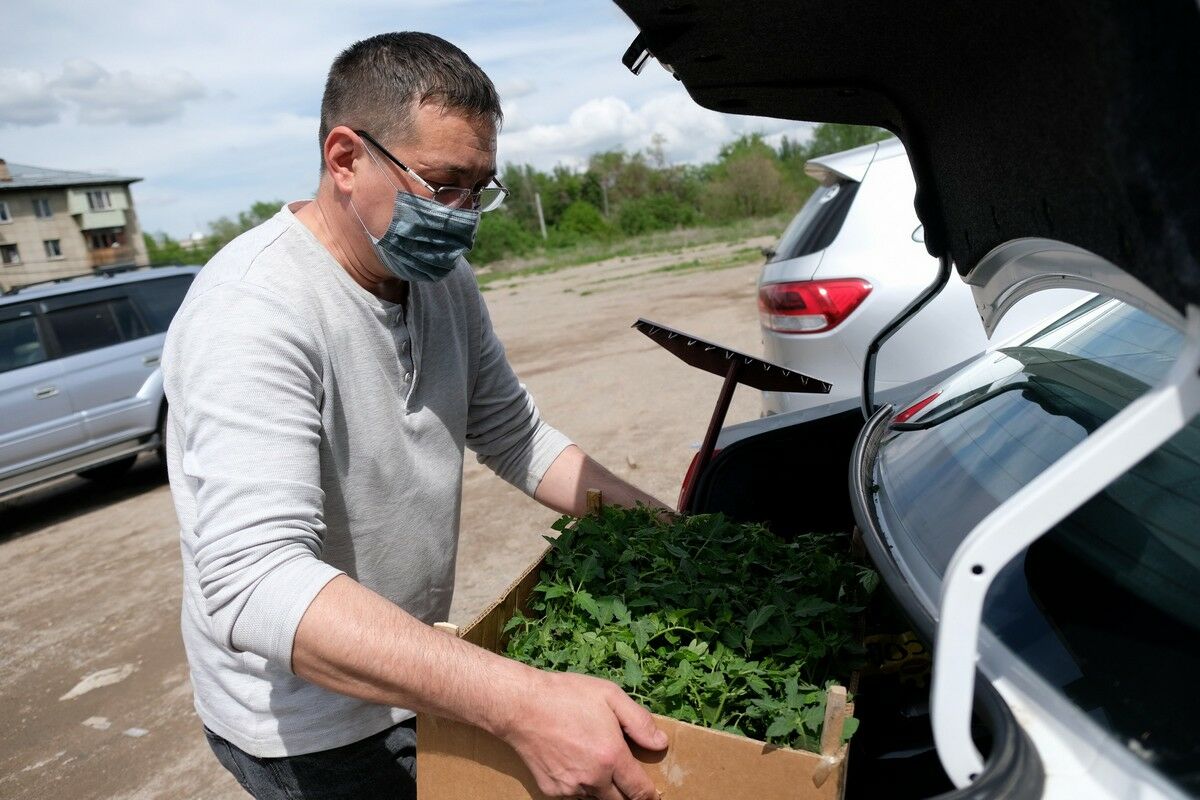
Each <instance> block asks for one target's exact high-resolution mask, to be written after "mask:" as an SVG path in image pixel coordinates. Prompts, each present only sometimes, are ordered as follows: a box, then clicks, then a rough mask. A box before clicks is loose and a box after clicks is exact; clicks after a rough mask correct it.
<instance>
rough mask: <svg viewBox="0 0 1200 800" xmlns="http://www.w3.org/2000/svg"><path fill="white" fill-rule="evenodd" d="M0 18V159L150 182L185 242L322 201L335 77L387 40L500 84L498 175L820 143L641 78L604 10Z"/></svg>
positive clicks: (553, 5) (432, 1)
mask: <svg viewBox="0 0 1200 800" xmlns="http://www.w3.org/2000/svg"><path fill="white" fill-rule="evenodd" d="M4 21H5V25H4V27H5V29H6V34H7V35H6V36H5V44H4V47H3V48H2V49H0V158H3V159H5V160H7V161H9V162H12V163H17V164H32V165H34V166H39V167H49V168H57V169H71V170H83V171H89V172H116V173H119V174H121V175H125V176H135V177H140V178H143V180H142V181H141V182H140V183H136V184H134V186H133V193H134V202H135V204H136V207H137V210H138V215H139V217H140V219H141V223H142V227H143V229H144V230H146V231H148V232H166V233H168V234H170V235H171V236H173V237H175V238H181V237H185V236H187V235H189V234H191V233H192V232H194V231H204V230H206V229H207V224H208V222H210V221H211V220H214V219H216V218H217V217H220V216H233V215H236V213H237V212H238V211H241V210H244V209H247V208H249V207H250V205H251V204H252V203H254V202H256V201H259V200H273V199H281V200H289V201H290V200H296V199H301V198H306V197H311V196H312V194H313V192H314V191H315V189H316V183H317V169H318V167H319V159H320V150H319V145H318V142H317V126H318V116H319V112H320V104H321V91H322V89H323V87H324V81H325V75H326V73H327V71H328V69H329V65H330V63H331V62H332V61H333V59H334V57H336V55H337V54H338V53H339V52H340V51H341V50H342V49H344V48H345V47H346V46H348V45H350V44H351V43H353V42H355V41H358V40H360V39H363V38H366V37H368V36H371V35H374V34H376V33H383V32H386V31H393V30H420V31H428V32H431V33H435V34H437V35H439V36H443V37H445V38H446V39H448V40H450V41H451V42H453V43H455V44H456V45H458V46H459V47H461V48H462V49H463V50H464V51H466V53H467V54H468V55H470V56H471V58H472V59H473V60H474V61H475V62H476V63H478V64H479V65H480V66H481V67H482V68H483V69H484V71H485V72H487V73H488V75H489V76H490V77H491V78H492V80H493V81H494V82H495V84H496V86H497V88H498V89H499V91H500V94H501V99H502V101H503V105H504V113H505V124H504V127H503V129H502V131H501V134H500V138H499V143H498V152H497V160H498V162H499V163H500V164H501V165H503V164H505V163H509V162H515V163H530V164H533V165H534V166H537V167H539V168H542V169H548V168H551V167H553V166H555V165H557V164H565V165H568V166H572V167H578V166H580V165H582V164H584V163H586V160H587V157H588V155H590V154H591V153H594V152H598V151H601V150H607V149H611V148H614V147H624V148H625V149H626V150H628V151H636V150H640V149H643V148H645V147H647V146H648V145H649V144H650V142H651V138H652V137H653V136H654V135H655V134H658V135H660V136H661V137H662V139H663V141H664V151H665V153H666V155H667V158H668V160H670V161H671V162H673V163H696V162H702V161H705V160H709V159H711V158H712V157H713V156H714V155H715V154H716V153H717V151H718V149H719V148H720V146H721V145H722V144H724V143H725V142H728V141H730V140H732V139H734V138H736V137H737V136H738V135H740V134H742V133H746V132H750V131H759V132H762V133H764V134H765V135H768V136H769V137H770V138H772V139H778V138H779V137H781V136H783V135H788V136H792V137H798V138H801V139H803V138H806V136H807V135H808V131H809V126H807V125H804V124H797V123H793V122H786V121H781V120H770V119H762V118H753V117H739V116H734V115H727V114H719V113H716V112H712V111H708V110H705V109H702V108H700V107H699V106H698V105H696V104H695V103H694V102H693V101H692V100H691V99H690V98H689V97H688V95H687V92H686V90H684V88H683V87H682V85H681V84H679V83H678V82H677V81H676V80H675V79H674V78H673V77H671V75H670V74H668V73H667V72H666V71H665V70H664V69H662V68H661V67H660V66H659V65H658V64H657V63H655V62H650V63H648V64H647V65H646V68H645V69H644V70H643V72H642V74H641V75H640V76H636V77H635V76H634V75H633V74H632V73H630V72H629V71H628V70H627V69H625V67H624V66H623V65H622V64H621V55H622V54H623V53H624V52H625V49H626V47H628V45H629V43H630V42H631V41H632V40H633V38H634V36H635V35H636V34H637V29H636V28H635V27H634V25H633V23H631V22H630V21H629V19H628V18H627V17H626V16H625V15H624V14H623V13H622V12H621V11H620V9H618V8H617V7H616V5H614V4H612V3H611V2H608V0H379V1H376V0H348V1H347V2H328V0H327V1H326V2H321V3H318V2H313V1H312V0H292V2H289V3H286V4H283V3H278V2H275V3H265V2H255V0H241V1H240V2H230V1H229V0H212V1H211V2H208V1H206V2H192V3H187V4H184V3H181V2H178V0H123V2H121V3H116V4H113V3H105V4H103V5H101V4H99V3H95V2H87V1H86V0H70V1H69V2H67V1H66V0H37V2H32V3H12V4H8V7H6V8H5V10H4Z"/></svg>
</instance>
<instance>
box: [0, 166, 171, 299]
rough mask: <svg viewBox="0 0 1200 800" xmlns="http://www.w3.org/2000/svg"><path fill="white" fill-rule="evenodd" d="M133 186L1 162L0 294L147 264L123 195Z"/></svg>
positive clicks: (130, 180) (139, 232) (111, 179)
mask: <svg viewBox="0 0 1200 800" xmlns="http://www.w3.org/2000/svg"><path fill="white" fill-rule="evenodd" d="M139 180H141V178H123V177H121V176H119V175H99V174H93V173H90V172H68V171H65V170H57V169H45V168H43V167H31V166H27V165H24V164H9V163H6V162H5V161H4V160H3V159H0V291H7V290H8V289H11V288H12V287H14V286H23V285H25V284H29V283H36V282H38V281H45V280H52V279H54V278H63V277H68V276H72V275H83V274H87V273H89V272H96V271H99V270H104V269H114V268H116V269H119V268H122V267H134V266H144V265H146V264H148V263H150V259H149V257H148V256H147V254H146V244H145V242H144V241H143V240H142V229H141V226H140V225H138V220H137V214H136V213H135V212H134V208H133V196H132V195H131V193H130V191H129V185H130V184H132V183H134V182H136V181H139Z"/></svg>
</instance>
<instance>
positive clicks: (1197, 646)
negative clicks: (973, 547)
mask: <svg viewBox="0 0 1200 800" xmlns="http://www.w3.org/2000/svg"><path fill="white" fill-rule="evenodd" d="M1181 343H1182V337H1181V334H1180V333H1179V331H1178V330H1176V329H1175V328H1173V327H1172V326H1170V325H1167V324H1165V323H1163V322H1160V321H1159V320H1157V319H1155V318H1154V317H1151V316H1150V315H1148V314H1145V313H1143V312H1141V311H1138V310H1136V309H1133V308H1131V307H1129V306H1125V305H1123V304H1120V303H1116V302H1111V301H1110V302H1102V303H1092V304H1090V305H1088V306H1085V307H1084V308H1083V309H1082V310H1081V312H1077V313H1075V314H1072V315H1068V317H1067V318H1066V319H1065V320H1064V321H1063V322H1061V323H1060V324H1057V325H1055V326H1051V327H1050V328H1049V329H1047V330H1044V331H1042V332H1041V333H1039V334H1037V335H1036V336H1034V337H1033V338H1032V339H1030V340H1029V341H1027V342H1025V343H1024V344H1022V345H1021V346H1018V347H1012V348H1002V349H1000V350H999V351H997V352H994V353H989V354H985V355H984V356H983V357H981V358H980V359H979V360H978V361H976V362H975V363H974V364H973V365H972V366H971V367H969V368H968V369H967V370H966V371H965V372H964V373H960V375H959V376H956V377H955V378H952V379H951V380H950V381H948V382H947V383H946V384H945V385H944V386H945V388H946V389H947V390H948V391H947V394H948V395H949V396H947V397H941V396H939V397H938V398H937V399H936V403H933V404H931V405H930V407H929V408H928V409H927V410H926V411H924V412H923V413H922V414H921V415H919V416H915V417H914V421H913V423H911V424H906V425H902V426H896V427H897V428H899V430H895V431H894V432H893V433H891V434H889V436H888V437H887V438H886V439H885V441H884V443H883V444H882V446H881V450H880V456H879V459H878V461H877V469H878V472H877V477H878V481H879V484H880V491H879V494H878V497H879V502H880V506H881V511H882V512H883V517H884V519H885V520H886V524H887V527H888V529H889V533H890V534H891V536H892V538H893V540H894V541H895V542H896V543H897V549H898V550H900V551H903V553H904V555H905V557H906V558H908V559H910V560H912V561H914V562H917V561H919V562H920V563H919V564H918V565H917V567H918V568H917V569H915V570H914V574H917V575H926V576H932V577H931V578H930V584H931V585H928V586H925V587H924V590H925V591H926V592H927V593H929V596H931V597H937V596H938V588H939V585H940V578H941V575H942V574H943V572H944V571H945V569H946V566H947V564H948V563H949V561H950V558H951V556H952V555H953V553H954V551H955V550H956V549H957V547H958V545H959V544H960V543H961V542H962V540H963V538H964V537H965V536H966V535H967V534H968V533H969V532H970V530H971V529H972V528H973V527H974V526H975V525H976V524H977V523H978V522H979V521H980V520H982V519H983V518H984V517H985V516H986V515H987V514H988V513H990V512H991V511H992V510H993V509H995V508H996V507H997V506H998V505H1000V503H1002V502H1003V501H1004V500H1006V499H1007V498H1008V497H1010V496H1011V495H1012V494H1013V493H1014V492H1015V491H1017V490H1018V489H1019V488H1021V487H1022V486H1024V485H1026V484H1028V483H1029V482H1030V481H1031V480H1032V479H1033V478H1035V477H1036V476H1037V475H1038V474H1040V473H1041V472H1042V471H1043V470H1044V469H1046V467H1048V466H1049V465H1050V464H1051V463H1053V462H1054V461H1055V460H1057V459H1058V458H1059V457H1060V456H1062V455H1063V454H1065V453H1066V452H1067V451H1068V450H1070V449H1071V448H1072V447H1073V446H1074V445H1075V444H1077V443H1078V442H1079V441H1081V440H1082V439H1084V438H1085V437H1086V436H1087V435H1088V434H1089V433H1090V432H1092V431H1094V430H1095V429H1096V428H1097V427H1099V426H1100V425H1102V424H1104V422H1106V421H1107V420H1109V419H1110V418H1112V417H1113V416H1114V415H1115V414H1116V413H1118V412H1119V411H1120V410H1121V409H1123V408H1125V407H1126V406H1127V405H1129V403H1131V402H1132V401H1133V400H1134V399H1136V398H1137V397H1139V396H1140V395H1142V394H1143V393H1145V392H1146V390H1147V389H1148V388H1149V387H1150V386H1151V385H1152V384H1154V383H1156V382H1158V381H1159V380H1161V379H1162V378H1163V377H1164V376H1165V374H1166V372H1167V370H1168V369H1169V368H1170V366H1171V365H1172V363H1173V361H1174V359H1175V357H1176V355H1177V353H1178V350H1179V348H1180V346H1181ZM972 376H975V378H976V380H970V378H971V377H972ZM1198 521H1200V422H1197V421H1193V423H1192V424H1191V425H1189V426H1188V427H1187V428H1185V429H1184V430H1183V431H1181V432H1180V433H1179V434H1177V435H1176V436H1175V437H1174V438H1172V439H1171V440H1170V441H1169V442H1167V443H1166V444H1165V445H1163V446H1162V447H1160V448H1159V449H1158V450H1157V451H1155V452H1154V453H1153V454H1151V455H1150V456H1149V457H1147V458H1146V459H1144V460H1143V461H1142V462H1140V463H1139V464H1137V465H1136V466H1135V467H1134V468H1133V469H1132V470H1130V471H1129V472H1128V473H1126V474H1125V475H1124V476H1122V477H1121V478H1119V479H1118V480H1116V481H1114V482H1113V483H1112V484H1111V485H1110V486H1109V487H1108V488H1107V489H1105V490H1104V491H1103V492H1101V493H1100V494H1099V495H1097V496H1096V497H1095V498H1093V499H1092V500H1091V501H1089V502H1088V503H1086V504H1084V505H1083V506H1082V507H1081V508H1079V509H1078V510H1077V511H1075V512H1074V513H1073V514H1071V515H1070V516H1069V517H1068V518H1067V519H1065V520H1064V521H1063V522H1062V523H1061V524H1059V525H1058V526H1056V527H1055V528H1054V529H1052V530H1051V531H1050V532H1049V533H1047V534H1046V536H1044V537H1043V538H1042V539H1040V540H1039V541H1038V542H1036V543H1035V544H1034V545H1033V546H1031V547H1030V548H1029V549H1028V550H1027V551H1026V552H1025V553H1024V554H1022V556H1021V557H1020V558H1018V559H1016V560H1015V561H1014V562H1013V563H1012V564H1010V565H1009V567H1008V568H1007V569H1006V570H1005V571H1004V572H1003V573H1002V574H1001V575H999V576H997V579H996V581H995V583H994V585H993V587H992V590H991V592H990V594H989V595H988V600H987V604H986V606H985V611H984V624H985V625H987V626H988V627H989V628H990V629H991V630H992V632H993V633H995V634H996V635H997V636H998V637H999V638H1000V639H1001V641H1003V642H1004V643H1005V644H1006V645H1007V646H1008V647H1009V648H1010V649H1012V650H1013V651H1014V652H1016V653H1017V654H1018V655H1019V656H1020V657H1022V658H1023V659H1024V660H1025V661H1026V662H1028V663H1029V664H1030V665H1031V666H1032V667H1033V668H1034V669H1036V670H1037V671H1038V672H1039V673H1040V674H1041V675H1042V677H1043V678H1045V679H1047V680H1048V681H1049V682H1050V683H1051V684H1052V685H1054V686H1056V687H1058V688H1059V689H1060V690H1061V691H1062V692H1063V693H1064V694H1066V695H1067V696H1068V697H1069V698H1070V699H1071V700H1072V701H1073V702H1074V703H1075V704H1076V705H1078V706H1079V707H1081V708H1082V709H1084V710H1085V711H1086V712H1087V713H1088V714H1089V716H1090V717H1091V718H1092V719H1094V720H1095V721H1096V722H1097V723H1099V724H1100V725H1102V726H1103V727H1105V728H1107V729H1108V730H1110V731H1111V732H1112V733H1113V734H1114V735H1115V736H1116V737H1117V738H1118V739H1119V740H1120V741H1121V742H1122V743H1124V744H1126V745H1127V746H1128V747H1129V748H1130V749H1131V750H1132V751H1133V752H1135V753H1136V754H1138V755H1139V756H1141V757H1143V758H1144V759H1146V760H1147V761H1148V762H1150V763H1151V764H1153V765H1154V766H1156V767H1157V768H1159V769H1161V770H1162V771H1163V772H1164V773H1166V774H1168V775H1170V776H1172V777H1173V778H1174V779H1176V780H1177V781H1178V782H1179V783H1180V784H1181V785H1183V786H1186V787H1187V788H1188V789H1189V790H1192V791H1195V790H1200V737H1198V736H1197V735H1196V734H1195V731H1194V724H1195V723H1194V720H1195V719H1196V718H1197V717H1198V716H1200V692H1196V691H1194V690H1193V688H1192V687H1191V681H1192V680H1193V679H1194V676H1195V675H1197V674H1200V525H1198Z"/></svg>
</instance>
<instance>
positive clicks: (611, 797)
mask: <svg viewBox="0 0 1200 800" xmlns="http://www.w3.org/2000/svg"><path fill="white" fill-rule="evenodd" d="M587 797H589V798H592V797H594V798H596V800H625V795H623V794H621V793H620V792H619V791H617V787H615V786H613V785H612V784H609V785H608V786H607V787H605V788H604V789H597V790H596V792H595V794H591V795H587Z"/></svg>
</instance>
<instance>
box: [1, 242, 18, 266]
mask: <svg viewBox="0 0 1200 800" xmlns="http://www.w3.org/2000/svg"><path fill="white" fill-rule="evenodd" d="M20 263H21V254H20V253H18V252H17V246H16V245H15V244H0V264H3V265H4V266H6V267H15V266H17V265H18V264H20Z"/></svg>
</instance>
